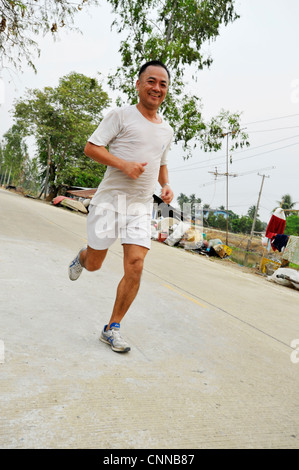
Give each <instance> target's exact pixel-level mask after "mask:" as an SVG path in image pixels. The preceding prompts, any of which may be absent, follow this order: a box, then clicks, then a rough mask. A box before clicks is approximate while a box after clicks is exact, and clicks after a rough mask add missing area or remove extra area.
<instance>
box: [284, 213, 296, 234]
mask: <svg viewBox="0 0 299 470" xmlns="http://www.w3.org/2000/svg"><path fill="white" fill-rule="evenodd" d="M285 233H286V234H288V235H296V236H299V217H298V215H295V214H291V215H290V216H289V217H288V218H287V219H286V226H285Z"/></svg>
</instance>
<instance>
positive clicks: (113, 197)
mask: <svg viewBox="0 0 299 470" xmlns="http://www.w3.org/2000/svg"><path fill="white" fill-rule="evenodd" d="M172 138H173V130H172V128H171V127H170V125H169V124H168V123H167V122H165V121H164V120H163V119H162V122H161V123H160V124H155V123H153V122H151V121H149V120H148V119H146V118H145V117H144V116H143V115H142V114H141V113H140V111H139V110H138V109H137V107H136V106H135V105H131V106H126V107H123V108H116V109H114V110H112V111H110V112H109V113H108V114H107V115H106V116H105V117H104V119H103V120H102V121H101V123H100V125H99V126H98V128H97V129H96V130H95V132H94V133H93V134H92V135H91V137H90V138H89V139H88V141H89V142H91V143H93V144H95V145H99V146H104V147H106V146H108V145H109V152H110V153H112V154H113V155H115V156H116V157H119V158H122V159H124V160H127V161H135V162H141V163H144V162H147V165H146V166H145V170H144V172H143V173H142V174H141V175H140V176H139V178H137V179H136V180H134V179H132V178H130V177H129V176H127V175H125V174H124V173H123V172H122V171H120V170H118V169H117V168H114V167H111V166H108V167H107V170H106V173H105V175H104V178H103V180H102V181H101V183H100V185H99V187H98V190H97V192H96V194H95V195H94V196H93V198H92V200H91V203H92V204H93V205H97V206H104V207H106V208H111V209H112V210H115V211H116V212H120V213H123V214H124V213H127V214H136V213H140V214H141V213H149V211H150V205H151V203H152V200H153V194H154V191H155V187H156V183H157V180H158V176H159V170H160V166H161V165H165V164H166V163H167V159H166V156H167V153H168V150H169V147H170V144H171V141H172Z"/></svg>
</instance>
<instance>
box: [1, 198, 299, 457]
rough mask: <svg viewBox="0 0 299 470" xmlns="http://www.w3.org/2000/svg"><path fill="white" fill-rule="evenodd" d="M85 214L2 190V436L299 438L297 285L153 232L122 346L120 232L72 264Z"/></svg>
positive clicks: (159, 441)
mask: <svg viewBox="0 0 299 470" xmlns="http://www.w3.org/2000/svg"><path fill="white" fill-rule="evenodd" d="M85 223H86V219H85V216H81V215H78V214H74V213H72V212H69V211H67V210H65V209H60V208H56V207H53V206H50V205H47V204H44V203H43V202H40V201H35V200H32V199H28V198H24V197H21V196H18V195H16V194H13V193H9V192H7V191H3V190H0V295H1V299H0V300H1V302H0V310H1V318H0V346H1V345H2V346H3V345H4V348H5V351H4V361H3V360H2V363H1V364H0V374H1V405H0V406H1V425H0V426H1V429H0V447H1V448H10V449H12V448H86V449H87V448H97V449H159V448H160V449H202V448H298V445H299V423H298V404H299V398H298V389H299V363H296V362H294V361H293V362H292V360H291V354H292V353H293V356H292V357H293V358H294V357H295V359H296V352H294V351H293V349H292V348H291V346H290V345H291V341H292V340H294V339H296V338H299V308H298V305H299V302H298V301H299V292H298V291H296V290H293V289H290V288H286V287H282V286H279V285H277V284H272V283H270V282H269V281H267V280H265V279H264V278H262V277H260V276H257V275H252V274H247V273H243V272H242V271H241V270H238V269H236V268H233V267H231V266H229V265H228V264H227V263H225V262H223V263H219V262H217V263H216V262H213V261H212V260H211V259H208V258H205V257H202V256H199V255H193V254H191V253H187V252H184V251H183V250H178V249H176V248H171V247H168V246H166V245H163V244H161V243H158V242H154V243H153V247H152V250H151V252H150V253H149V255H148V256H147V258H146V264H145V270H144V274H143V279H142V286H141V288H140V292H139V295H138V297H137V299H136V301H135V303H134V305H133V306H132V308H131V310H130V311H129V313H128V314H127V316H126V317H125V318H124V320H123V323H122V332H123V335H124V336H126V338H127V339H128V341H129V342H130V344H131V347H132V349H131V351H130V353H129V354H127V355H120V354H117V353H114V352H112V351H111V349H110V348H109V347H108V346H106V345H105V344H103V343H101V342H100V341H99V339H98V337H99V332H100V330H101V328H102V327H103V325H104V323H105V322H106V321H107V319H108V318H109V316H110V312H111V308H112V304H113V300H114V296H115V290H116V285H117V283H118V281H119V279H120V277H121V276H122V257H121V247H120V245H119V244H118V243H116V244H115V245H114V246H113V247H112V249H111V251H110V252H109V254H108V257H107V259H106V262H105V265H104V266H103V268H102V270H101V271H98V272H96V273H88V272H86V271H84V272H83V275H82V276H81V277H80V279H79V280H78V281H76V282H71V281H69V279H68V276H67V265H68V263H69V261H70V260H71V259H72V258H73V257H74V255H75V254H76V253H77V251H78V250H79V248H81V246H82V245H84V243H85V242H86V231H85ZM298 346H299V340H298ZM0 353H1V351H0ZM298 356H299V353H298ZM0 359H1V356H0ZM2 359H3V358H2Z"/></svg>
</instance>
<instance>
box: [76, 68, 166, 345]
mask: <svg viewBox="0 0 299 470" xmlns="http://www.w3.org/2000/svg"><path fill="white" fill-rule="evenodd" d="M169 81H170V74H169V71H168V69H167V68H166V66H165V65H164V64H163V63H162V62H160V61H151V62H147V63H145V64H144V65H143V66H142V67H141V69H140V71H139V75H138V80H137V82H136V88H137V91H138V96H139V100H138V104H137V105H130V106H125V107H122V108H116V109H114V110H112V111H110V112H109V113H108V114H107V115H106V117H105V118H104V119H103V120H102V121H101V123H100V125H99V126H98V128H97V129H96V130H95V132H94V133H93V134H92V135H91V137H90V138H89V139H88V142H87V144H86V146H85V149H84V152H85V154H86V155H87V156H88V157H90V158H92V159H93V160H95V161H96V162H98V163H102V164H104V165H107V170H106V173H105V175H104V178H103V180H102V181H101V183H100V185H99V187H98V189H97V192H96V194H95V195H94V196H93V198H92V200H91V204H90V206H89V214H88V216H87V234H88V245H87V248H83V249H82V250H80V252H79V253H78V255H77V256H76V257H75V259H74V260H73V261H72V262H71V264H70V265H69V277H70V279H71V280H73V281H74V280H76V279H78V277H79V276H80V274H81V272H82V270H83V268H85V269H87V270H88V271H96V270H98V269H100V268H101V266H102V263H103V261H104V259H105V257H106V255H107V252H108V249H109V247H110V246H111V245H112V243H113V242H114V241H115V240H116V239H117V238H118V237H120V239H121V243H122V246H123V255H124V276H123V278H122V279H121V281H120V283H119V285H118V288H117V294H116V299H115V303H114V307H113V311H112V314H111V317H110V320H109V322H108V323H107V325H105V326H104V328H103V330H102V333H101V336H100V340H101V341H103V342H104V343H107V344H109V345H110V346H111V348H112V350H113V351H116V352H128V351H130V347H129V345H128V344H127V342H126V341H124V339H123V338H122V337H121V335H120V322H121V320H122V318H123V317H124V315H125V314H126V313H127V311H128V309H129V307H130V306H131V304H132V302H133V300H134V299H135V297H136V295H137V292H138V289H139V286H140V279H141V274H142V270H143V264H144V259H145V256H146V254H147V252H148V250H149V249H150V246H151V214H152V202H153V194H154V191H155V186H156V183H157V181H158V182H159V183H160V185H161V188H162V189H161V198H162V200H163V201H164V202H165V203H166V204H170V202H171V201H172V199H173V192H172V189H171V187H170V185H169V182H168V169H167V160H166V157H167V153H168V150H169V147H170V144H171V142H172V138H173V130H172V128H171V127H170V126H169V124H168V123H167V122H165V121H164V119H163V118H162V117H161V116H160V115H159V114H158V109H159V107H160V105H161V103H162V102H163V101H164V99H165V97H166V94H167V90H168V86H169ZM108 146H109V147H108ZM107 147H108V148H109V150H108V149H107Z"/></svg>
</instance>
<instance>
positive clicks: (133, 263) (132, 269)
mask: <svg viewBox="0 0 299 470" xmlns="http://www.w3.org/2000/svg"><path fill="white" fill-rule="evenodd" d="M143 264H144V259H143V258H142V257H139V256H135V257H134V258H131V259H130V260H128V262H127V263H126V269H125V271H126V274H127V275H129V276H130V277H131V278H132V279H134V280H136V281H139V280H140V278H141V274H142V271H143Z"/></svg>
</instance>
